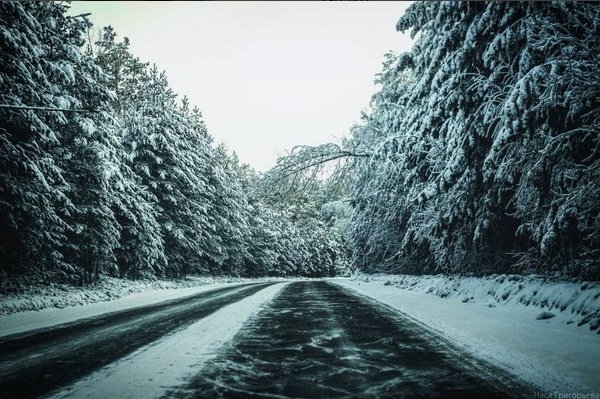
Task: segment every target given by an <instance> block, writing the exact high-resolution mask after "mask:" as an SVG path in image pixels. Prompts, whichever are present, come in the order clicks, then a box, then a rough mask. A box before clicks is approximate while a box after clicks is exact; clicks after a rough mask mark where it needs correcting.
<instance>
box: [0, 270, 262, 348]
mask: <svg viewBox="0 0 600 399" xmlns="http://www.w3.org/2000/svg"><path fill="white" fill-rule="evenodd" d="M252 281H255V282H258V281H261V280H252ZM245 282H246V281H243V280H241V281H237V282H220V283H215V282H213V283H210V284H208V283H207V284H205V285H198V286H195V287H187V288H162V289H150V290H148V291H144V292H137V293H134V294H130V295H127V296H125V297H122V298H119V299H115V300H112V301H103V302H95V303H88V304H83V305H81V306H69V307H66V308H62V309H57V308H46V309H42V310H39V311H29V312H18V313H13V314H9V315H5V316H0V337H2V336H6V335H10V334H16V333H20V332H24V331H29V330H34V329H38V328H44V327H51V326H55V325H59V324H63V323H69V322H72V321H75V320H79V319H83V318H88V317H94V316H98V315H101V314H104V313H109V312H117V311H120V310H125V309H131V308H135V307H139V306H146V305H151V304H154V303H158V302H162V301H167V300H170V299H176V298H183V297H185V296H189V295H194V294H198V293H201V292H205V291H210V290H214V289H217V288H222V287H227V286H234V285H240V284H244V283H245Z"/></svg>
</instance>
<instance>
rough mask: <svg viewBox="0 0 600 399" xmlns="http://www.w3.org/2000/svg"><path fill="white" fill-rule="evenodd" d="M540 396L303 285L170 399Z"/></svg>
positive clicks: (368, 309)
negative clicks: (217, 398)
mask: <svg viewBox="0 0 600 399" xmlns="http://www.w3.org/2000/svg"><path fill="white" fill-rule="evenodd" d="M532 392H533V390H532V388H530V387H528V386H526V385H525V384H523V383H522V382H520V381H517V380H515V379H514V378H513V377H511V376H509V375H507V374H506V373H504V372H502V371H501V370H499V369H497V368H495V367H493V366H491V365H489V364H487V363H486V362H483V361H480V360H476V359H474V358H472V357H469V356H468V355H466V354H464V353H462V352H461V351H460V350H458V349H457V348H455V347H453V346H452V345H451V344H450V343H448V342H446V341H445V340H444V339H443V338H442V337H439V336H436V335H434V334H433V333H431V332H429V331H428V330H425V329H424V328H423V327H421V326H420V325H418V324H416V323H415V322H414V321H411V320H410V319H407V318H403V317H402V316H401V315H399V314H398V313H395V312H393V311H392V310H390V309H388V308H385V307H383V306H382V305H380V304H378V303H375V302H370V301H369V300H368V299H365V298H363V297H359V296H357V295H355V294H352V293H351V292H350V291H346V290H344V289H342V288H340V287H339V286H336V285H333V284H330V283H327V282H324V281H310V282H294V283H290V284H289V285H287V286H286V287H285V288H284V289H283V290H282V291H281V293H280V294H279V295H278V296H277V297H276V298H275V299H274V300H273V301H272V302H271V303H270V304H269V305H268V306H267V307H266V308H265V309H264V310H263V311H262V312H260V313H258V315H257V316H255V317H253V318H252V319H250V321H249V322H248V323H247V324H246V325H245V326H244V327H243V328H242V329H241V330H240V332H239V333H238V334H237V335H236V336H235V338H234V339H233V340H232V341H230V342H229V343H228V344H226V345H225V346H224V347H223V348H222V349H221V351H220V353H219V355H218V356H217V357H215V358H214V359H213V360H211V361H209V362H207V363H206V364H205V365H204V367H203V368H202V370H200V371H199V372H198V374H197V375H196V376H195V377H193V378H191V379H190V381H189V383H188V384H187V386H184V387H179V388H178V389H173V390H171V391H169V392H168V394H167V395H165V396H166V397H171V398H213V397H219V398H220V397H225V398H337V397H341V398H365V397H371V398H415V397H418V398H450V397H456V398H506V397H533V393H532Z"/></svg>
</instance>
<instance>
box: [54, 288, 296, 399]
mask: <svg viewBox="0 0 600 399" xmlns="http://www.w3.org/2000/svg"><path fill="white" fill-rule="evenodd" d="M285 284H286V283H280V284H275V285H272V286H269V287H267V288H265V289H263V290H261V291H259V292H258V293H256V294H254V295H252V296H250V297H248V298H245V299H243V300H242V301H240V302H237V303H234V304H231V305H228V306H225V307H223V308H221V309H220V310H218V311H216V312H215V313H213V314H211V315H209V316H207V317H205V318H203V319H201V320H200V321H198V322H196V323H194V324H192V325H191V326H189V327H187V328H185V329H183V330H181V331H179V332H176V333H174V334H171V335H169V336H167V337H165V338H163V339H161V340H159V341H157V342H155V343H153V344H150V345H148V346H145V347H143V348H141V349H139V350H137V351H135V352H133V353H132V354H131V355H129V356H127V357H125V358H123V359H121V360H119V361H117V362H115V363H112V364H110V365H108V366H106V367H104V368H102V369H100V370H98V371H96V372H94V373H92V374H91V375H89V376H88V377H86V378H84V379H82V380H80V381H78V382H76V383H75V384H73V385H71V386H69V387H67V388H65V389H63V390H62V391H60V392H59V393H57V394H56V395H55V396H54V397H55V398H117V397H118V398H157V397H161V396H163V395H164V394H165V393H166V392H167V391H168V390H169V389H171V388H174V387H177V386H179V385H182V384H185V382H186V377H190V376H193V375H194V374H195V373H197V372H198V371H199V370H200V369H201V367H202V365H203V364H204V363H205V362H206V361H208V360H210V359H212V358H213V357H215V356H216V355H217V351H218V350H219V348H220V347H221V346H222V345H223V344H224V343H226V342H227V341H229V340H231V339H232V338H233V336H234V335H235V334H236V333H237V332H238V331H239V329H240V328H241V327H242V325H243V324H244V323H245V322H246V320H248V319H249V318H250V317H251V316H252V315H253V314H255V313H257V312H258V311H259V310H260V309H261V307H262V305H263V304H265V303H267V302H269V301H270V300H272V298H273V297H274V296H275V295H277V293H279V292H280V290H281V289H282V288H283V287H284V286H285Z"/></svg>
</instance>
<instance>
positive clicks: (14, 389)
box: [0, 283, 272, 398]
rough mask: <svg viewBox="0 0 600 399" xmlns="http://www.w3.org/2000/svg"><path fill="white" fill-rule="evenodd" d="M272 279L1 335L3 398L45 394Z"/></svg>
mask: <svg viewBox="0 0 600 399" xmlns="http://www.w3.org/2000/svg"><path fill="white" fill-rule="evenodd" d="M271 284H272V283H253V284H244V285H238V286H235V287H226V288H221V289H216V290H213V291H208V292H203V293H200V294H197V295H192V296H187V297H184V298H179V299H174V300H170V301H165V302H161V303H158V304H154V305H150V306H144V307H139V308H135V309H131V310H126V311H120V312H115V313H109V314H105V315H100V316H97V317H94V318H90V319H84V320H80V321H76V322H72V323H67V324H64V325H59V326H55V327H51V328H46V329H40V330H36V331H32V332H27V333H20V334H14V335H10V336H6V337H2V338H0V392H1V393H2V396H3V397H5V398H30V397H38V396H40V395H43V394H47V393H49V392H51V391H53V390H55V389H57V388H59V387H62V386H64V385H67V384H69V383H71V382H73V381H75V380H77V379H79V378H81V377H83V376H85V375H86V374H89V373H90V372H92V371H94V370H96V369H98V368H100V367H102V366H104V365H107V364H109V363H111V362H113V361H115V360H117V359H119V358H121V357H123V356H125V355H127V354H129V353H131V352H133V351H134V350H136V349H138V348H139V347H141V346H143V345H146V344H149V343H151V342H153V341H155V340H157V339H159V338H161V337H163V336H164V335H166V334H169V333H171V332H173V331H175V330H178V329H180V328H184V327H185V326H187V325H189V324H191V323H193V322H195V321H197V320H198V319H201V318H202V317H205V316H207V315H209V314H211V313H213V312H215V311H216V310H218V309H220V308H221V307H223V306H226V305H229V304H232V303H234V302H237V301H240V300H242V299H244V298H246V297H248V296H250V295H253V294H255V293H256V292H258V291H260V290H261V289H263V288H265V287H267V286H269V285H271Z"/></svg>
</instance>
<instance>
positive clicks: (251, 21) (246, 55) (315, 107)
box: [71, 1, 412, 171]
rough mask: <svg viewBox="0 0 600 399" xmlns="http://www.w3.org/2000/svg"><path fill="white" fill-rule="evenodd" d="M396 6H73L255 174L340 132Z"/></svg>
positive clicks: (400, 46)
mask: <svg viewBox="0 0 600 399" xmlns="http://www.w3.org/2000/svg"><path fill="white" fill-rule="evenodd" d="M408 4H409V3H405V2H281V3H272V2H104V1H101V2H93V1H92V2H73V3H72V9H71V12H72V13H74V14H80V13H84V12H91V13H92V15H91V17H90V18H91V20H92V22H94V24H95V25H96V26H97V27H102V26H106V25H112V26H113V27H114V28H115V30H116V32H117V33H118V34H119V37H121V38H122V37H125V36H126V37H129V39H130V40H131V50H132V52H133V53H134V54H135V55H136V56H138V57H140V59H142V60H143V61H149V62H151V63H156V64H157V65H158V66H159V68H160V69H164V70H165V71H166V72H167V76H168V79H169V82H170V85H171V87H172V88H173V89H174V91H175V92H176V93H178V94H179V95H180V96H183V95H187V96H188V97H189V98H190V101H191V103H192V104H193V105H196V106H198V107H199V108H200V110H201V111H202V114H203V115H204V119H205V121H206V125H207V127H208V130H209V132H210V133H211V134H212V135H213V136H214V137H215V139H216V141H217V142H224V143H225V144H226V145H227V146H228V147H229V148H230V149H231V150H234V151H235V152H236V153H237V154H238V155H239V157H240V159H241V160H242V162H245V163H249V164H250V165H252V166H253V167H254V168H256V169H258V170H262V171H264V170H266V169H268V168H269V167H271V166H273V164H274V163H275V160H276V157H277V155H281V154H283V153H284V151H285V150H289V149H291V148H292V147H293V146H295V145H298V144H319V143H324V142H327V141H331V140H335V139H336V138H340V137H342V136H344V135H346V134H347V133H348V130H349V128H350V127H351V126H352V125H353V124H354V123H355V122H358V121H359V119H360V112H361V110H363V109H366V108H367V107H368V104H369V100H370V98H371V95H372V94H373V93H374V92H375V90H376V87H375V85H374V84H373V78H374V75H375V74H376V73H378V72H379V71H380V70H381V62H382V60H383V55H384V54H385V53H386V52H387V51H389V50H394V51H398V52H401V51H407V50H409V49H410V46H411V43H412V41H411V40H410V37H409V36H408V35H407V34H401V33H398V32H396V30H395V24H396V21H397V20H398V18H399V17H400V16H401V15H402V13H403V12H404V10H405V9H406V7H407V6H408Z"/></svg>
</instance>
